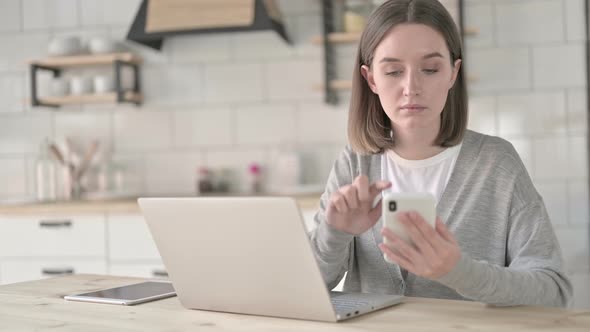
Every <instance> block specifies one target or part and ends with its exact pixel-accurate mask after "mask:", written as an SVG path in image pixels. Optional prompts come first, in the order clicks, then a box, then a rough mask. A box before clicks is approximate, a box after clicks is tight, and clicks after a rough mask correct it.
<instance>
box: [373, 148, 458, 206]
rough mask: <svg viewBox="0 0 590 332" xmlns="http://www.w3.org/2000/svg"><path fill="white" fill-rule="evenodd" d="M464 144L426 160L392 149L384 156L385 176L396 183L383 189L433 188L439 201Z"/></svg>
mask: <svg viewBox="0 0 590 332" xmlns="http://www.w3.org/2000/svg"><path fill="white" fill-rule="evenodd" d="M461 145H462V143H461V144H458V145H455V146H453V147H450V148H447V149H445V150H444V151H442V152H441V153H439V154H437V155H435V156H433V157H430V158H427V159H422V160H408V159H404V158H402V157H400V156H399V155H398V154H397V153H395V152H394V151H392V150H389V151H387V152H386V153H384V154H383V155H382V157H381V178H382V179H384V180H387V181H391V183H392V186H391V187H390V189H389V190H387V191H384V192H383V193H384V194H386V193H401V192H429V193H431V194H432V195H434V197H435V199H436V204H437V205H438V202H439V201H440V197H441V196H442V193H443V191H444V190H445V187H446V186H447V183H448V182H449V178H450V177H451V173H452V172H453V168H454V167H455V162H456V161H457V157H458V156H459V151H460V150H461Z"/></svg>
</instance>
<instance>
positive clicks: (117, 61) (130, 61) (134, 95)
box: [29, 53, 143, 107]
mask: <svg viewBox="0 0 590 332" xmlns="http://www.w3.org/2000/svg"><path fill="white" fill-rule="evenodd" d="M141 63H142V59H141V58H140V57H138V56H136V55H134V54H132V53H110V54H82V55H71V56H56V57H47V58H44V59H39V60H31V61H29V67H30V71H31V72H30V74H31V105H32V106H33V107H35V106H45V107H60V106H62V105H74V104H87V103H110V102H112V103H133V104H136V105H140V104H141V103H142V102H143V96H142V95H141V86H140V74H139V67H140V65H141ZM89 66H112V68H113V77H114V81H115V91H114V92H111V93H105V94H89V95H80V96H78V95H71V96H63V97H53V96H42V97H41V96H39V95H38V89H37V73H38V72H39V71H49V72H51V73H52V74H53V77H60V76H61V74H62V71H63V70H65V69H68V68H73V67H89ZM125 66H126V67H130V68H131V70H132V71H133V78H134V83H133V89H132V90H130V91H127V90H124V89H123V86H122V83H121V71H122V68H123V67H125Z"/></svg>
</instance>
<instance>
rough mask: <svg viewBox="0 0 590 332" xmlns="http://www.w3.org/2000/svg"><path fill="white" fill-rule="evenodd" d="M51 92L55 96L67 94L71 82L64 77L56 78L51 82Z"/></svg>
mask: <svg viewBox="0 0 590 332" xmlns="http://www.w3.org/2000/svg"><path fill="white" fill-rule="evenodd" d="M49 93H50V94H51V95H52V96H54V97H62V96H67V95H68V94H69V93H70V83H69V82H68V81H67V80H65V79H63V78H54V79H52V80H51V82H50V83H49Z"/></svg>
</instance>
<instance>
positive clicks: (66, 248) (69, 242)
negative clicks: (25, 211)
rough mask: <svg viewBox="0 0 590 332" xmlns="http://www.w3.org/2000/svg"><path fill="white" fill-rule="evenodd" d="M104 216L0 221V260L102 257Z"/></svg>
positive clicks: (3, 218)
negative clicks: (8, 258) (3, 258)
mask: <svg viewBox="0 0 590 332" xmlns="http://www.w3.org/2000/svg"><path fill="white" fill-rule="evenodd" d="M105 246H106V245H105V222H104V217H103V215H84V216H40V217H14V218H9V217H1V218H0V257H56V256H57V257H59V256H67V257H101V258H104V256H105V252H106V247H105Z"/></svg>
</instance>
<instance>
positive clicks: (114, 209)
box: [0, 193, 321, 216]
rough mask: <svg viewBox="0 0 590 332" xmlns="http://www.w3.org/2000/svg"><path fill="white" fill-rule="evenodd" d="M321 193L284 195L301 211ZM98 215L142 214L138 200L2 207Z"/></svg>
mask: <svg viewBox="0 0 590 332" xmlns="http://www.w3.org/2000/svg"><path fill="white" fill-rule="evenodd" d="M320 195H321V193H310V194H297V195H283V196H289V197H293V198H295V200H296V201H297V204H298V205H299V207H300V208H301V209H317V207H318V206H319V199H320ZM96 213H109V214H115V213H138V214H139V213H140V210H139V206H138V205H137V198H124V199H114V200H79V201H60V202H46V203H45V202H41V203H36V202H31V203H22V204H4V205H0V215H3V216H21V215H22V216H26V215H68V214H76V215H79V214H96Z"/></svg>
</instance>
